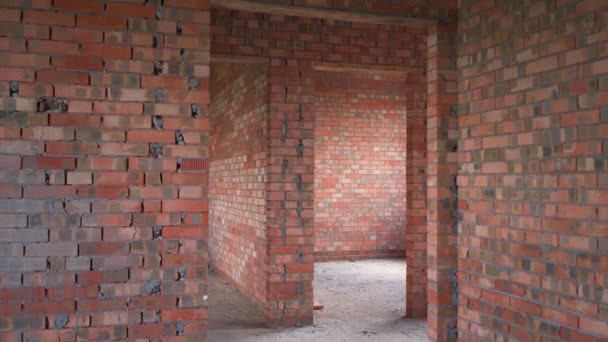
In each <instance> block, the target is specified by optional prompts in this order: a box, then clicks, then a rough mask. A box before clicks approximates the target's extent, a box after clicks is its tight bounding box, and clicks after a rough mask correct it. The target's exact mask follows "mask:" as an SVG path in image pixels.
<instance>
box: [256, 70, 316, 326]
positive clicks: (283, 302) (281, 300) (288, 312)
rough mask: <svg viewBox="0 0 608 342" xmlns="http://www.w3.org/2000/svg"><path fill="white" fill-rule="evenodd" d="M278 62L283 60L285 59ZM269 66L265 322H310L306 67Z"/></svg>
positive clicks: (310, 129)
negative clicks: (266, 302) (266, 300)
mask: <svg viewBox="0 0 608 342" xmlns="http://www.w3.org/2000/svg"><path fill="white" fill-rule="evenodd" d="M274 61H275V62H276V61H279V64H283V63H285V60H282V59H281V60H274ZM276 64H277V63H273V65H272V66H271V69H270V85H271V94H270V114H269V123H268V127H269V130H270V132H269V144H270V147H269V158H268V172H267V174H268V180H267V186H266V190H267V202H266V203H267V227H268V230H267V232H268V233H267V234H268V250H267V251H268V273H269V274H268V287H267V294H268V295H267V299H268V304H267V308H266V319H267V324H268V325H269V326H270V327H290V326H303V325H309V324H312V319H313V289H312V280H313V268H314V264H313V262H314V254H313V253H314V250H313V245H314V234H313V221H314V210H313V208H314V203H313V199H314V196H313V188H314V116H313V114H312V113H311V111H310V108H309V107H310V105H309V102H310V99H311V96H309V94H311V93H312V90H311V89H312V88H311V87H310V85H309V84H307V82H306V79H305V75H311V70H310V69H307V68H302V67H300V66H297V65H296V62H293V61H289V62H288V63H287V65H276Z"/></svg>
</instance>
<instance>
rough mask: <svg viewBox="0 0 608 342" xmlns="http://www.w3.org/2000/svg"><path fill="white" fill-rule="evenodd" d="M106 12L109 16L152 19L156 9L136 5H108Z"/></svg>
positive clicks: (149, 6)
mask: <svg viewBox="0 0 608 342" xmlns="http://www.w3.org/2000/svg"><path fill="white" fill-rule="evenodd" d="M107 11H108V13H109V14H110V15H117V16H128V17H143V18H154V17H155V15H156V9H155V8H154V7H153V6H151V5H136V4H125V3H109V4H108V8H107Z"/></svg>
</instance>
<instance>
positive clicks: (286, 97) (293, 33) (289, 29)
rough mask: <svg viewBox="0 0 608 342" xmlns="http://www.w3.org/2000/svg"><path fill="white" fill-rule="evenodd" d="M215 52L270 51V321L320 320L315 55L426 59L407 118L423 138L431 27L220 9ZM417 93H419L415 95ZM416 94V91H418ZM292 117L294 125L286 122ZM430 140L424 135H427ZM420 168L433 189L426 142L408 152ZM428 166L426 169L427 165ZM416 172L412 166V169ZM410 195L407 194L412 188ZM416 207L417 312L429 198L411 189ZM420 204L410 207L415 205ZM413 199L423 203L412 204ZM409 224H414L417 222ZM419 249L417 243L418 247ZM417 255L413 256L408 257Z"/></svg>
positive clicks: (419, 310) (414, 180) (413, 181)
mask: <svg viewBox="0 0 608 342" xmlns="http://www.w3.org/2000/svg"><path fill="white" fill-rule="evenodd" d="M211 26H212V46H211V49H212V52H213V53H216V54H234V55H248V56H258V57H266V58H268V59H269V62H270V85H269V86H270V113H269V135H270V136H269V142H270V147H269V154H270V156H269V159H268V182H267V196H266V204H267V208H268V210H267V224H266V227H267V234H268V235H267V236H268V259H267V269H268V270H269V271H268V278H267V279H268V287H267V289H268V292H267V306H266V307H267V310H266V315H267V323H268V324H269V325H270V326H294V325H305V324H311V323H312V313H313V311H312V305H313V298H312V295H313V293H312V292H313V291H312V290H313V289H312V279H313V269H314V266H313V262H314V234H313V226H314V192H313V190H314V155H315V154H314V153H315V151H314V121H315V114H314V109H313V103H314V99H315V89H314V84H313V83H314V74H315V71H314V70H312V68H311V66H312V62H313V61H317V60H325V61H338V62H353V63H369V64H385V65H387V64H388V65H407V66H414V67H418V68H419V70H420V71H419V72H418V73H412V74H410V75H408V76H407V83H408V85H410V87H411V88H409V89H408V90H409V92H408V94H407V98H408V99H410V101H411V103H410V102H409V101H408V104H407V107H408V110H409V109H410V108H411V109H415V112H416V115H413V116H412V120H411V121H409V119H408V126H409V124H411V125H412V127H416V128H418V131H419V132H421V133H422V135H420V134H419V135H412V136H413V137H417V138H418V142H409V141H408V143H407V144H408V146H410V147H413V146H420V142H424V127H425V126H424V119H422V118H421V116H424V112H423V110H422V109H423V108H424V104H422V106H420V103H424V102H423V101H424V97H425V96H424V95H421V94H424V89H422V90H421V89H420V86H423V85H424V81H425V78H424V76H423V74H422V72H423V71H424V66H425V59H426V35H425V31H424V30H423V29H412V28H407V29H406V28H404V27H390V26H385V25H374V24H361V23H349V22H341V21H326V20H318V19H310V18H295V17H287V16H276V15H274V16H271V15H263V14H255V13H246V12H237V11H225V10H214V11H213V13H212V25H211ZM414 94H415V95H414ZM410 95H413V96H410ZM284 127H286V129H285V128H284ZM422 145H423V146H424V144H423V143H422ZM410 157H411V158H412V162H411V163H408V165H411V166H412V170H411V171H413V172H416V174H417V175H421V176H419V177H415V176H411V177H407V175H406V182H405V183H406V184H408V188H415V189H419V190H420V193H422V194H424V193H425V190H426V189H425V179H424V166H423V164H424V159H425V158H426V156H425V154H424V152H421V153H413V154H410V155H409V156H408V158H410ZM420 168H422V170H420ZM412 175H413V173H412ZM408 197H409V196H408ZM407 205H408V208H407V210H406V212H407V215H408V231H407V232H406V234H409V239H408V242H407V243H408V244H409V245H411V247H412V248H407V247H406V249H407V250H408V253H411V255H409V254H408V268H409V269H410V270H412V271H411V272H410V274H409V275H408V277H410V276H411V277H412V279H417V280H416V281H412V282H410V285H408V293H410V296H409V297H408V298H410V300H411V303H409V300H408V303H409V304H411V305H409V306H408V307H409V309H408V310H410V311H408V315H409V316H421V315H422V314H423V313H424V311H425V310H424V307H425V295H424V294H425V288H426V286H425V284H424V282H425V281H426V278H425V276H424V274H425V272H426V265H425V249H426V243H425V238H426V234H425V231H424V229H425V225H424V223H425V219H426V217H425V216H426V212H425V209H424V208H425V200H424V196H420V195H418V196H415V197H412V201H409V202H408V204H407ZM410 206H412V207H410ZM410 208H415V210H410ZM410 225H411V226H410ZM410 251H411V252H410ZM410 256H411V258H410Z"/></svg>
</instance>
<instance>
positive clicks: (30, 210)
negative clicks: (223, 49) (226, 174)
mask: <svg viewBox="0 0 608 342" xmlns="http://www.w3.org/2000/svg"><path fill="white" fill-rule="evenodd" d="M208 7H209V3H208V1H204V0H203V1H171V0H165V1H164V4H163V5H162V6H161V3H160V2H155V1H150V2H145V4H144V2H133V1H132V2H119V1H93V0H91V1H72V0H55V1H50V0H35V1H18V0H7V1H2V2H1V4H0V288H1V289H0V340H1V341H76V340H78V341H85V340H86V341H92V340H95V341H98V340H99V341H101V340H104V341H108V340H120V339H130V340H145V341H148V340H150V339H154V340H159V339H161V338H162V340H163V341H200V340H204V339H205V338H206V318H207V310H206V306H205V298H204V295H205V294H206V274H207V252H206V249H207V247H206V246H207V243H206V239H207V208H208V202H207V184H208V177H207V170H206V168H205V165H206V164H207V158H208V150H207V141H208V130H209V118H208V117H207V112H208V111H207V108H206V103H208V99H209V94H208V86H207V84H208V82H207V78H208V75H209V66H208V64H209V62H208V61H209V35H208V32H209V11H208V9H209V8H208Z"/></svg>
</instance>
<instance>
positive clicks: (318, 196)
mask: <svg viewBox="0 0 608 342" xmlns="http://www.w3.org/2000/svg"><path fill="white" fill-rule="evenodd" d="M404 76H405V74H404V75H403V76H386V75H385V76H374V75H370V74H361V73H359V74H357V73H353V72H329V73H327V72H326V73H322V72H318V73H316V74H315V79H316V80H315V93H316V95H315V102H314V104H313V111H314V113H315V136H314V144H315V146H314V148H315V173H314V177H315V179H314V181H315V189H314V193H315V197H314V200H315V216H314V220H315V221H314V234H315V237H314V238H315V242H314V243H315V260H316V261H319V260H328V259H329V260H336V259H337V260H340V259H342V260H343V259H354V258H361V257H386V256H392V257H395V256H396V257H405V216H406V178H405V174H406V173H405V171H406V147H407V138H406V124H407V121H406V109H407V102H406V95H407V91H406V80H405V77H404Z"/></svg>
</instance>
